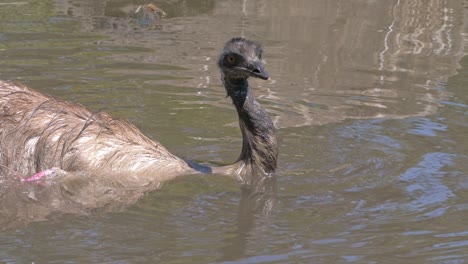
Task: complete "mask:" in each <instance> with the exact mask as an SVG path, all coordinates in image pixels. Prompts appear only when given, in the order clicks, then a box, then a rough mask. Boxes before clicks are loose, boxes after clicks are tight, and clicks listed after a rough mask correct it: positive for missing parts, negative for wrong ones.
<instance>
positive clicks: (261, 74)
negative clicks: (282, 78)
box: [247, 60, 270, 80]
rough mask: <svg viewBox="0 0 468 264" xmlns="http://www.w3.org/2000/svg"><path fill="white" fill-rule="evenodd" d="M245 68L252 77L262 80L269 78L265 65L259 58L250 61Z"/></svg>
mask: <svg viewBox="0 0 468 264" xmlns="http://www.w3.org/2000/svg"><path fill="white" fill-rule="evenodd" d="M247 69H248V71H249V73H250V75H251V76H252V77H257V78H260V79H262V80H268V79H269V78H270V74H268V72H267V70H266V69H265V66H264V65H263V63H262V62H261V61H259V60H258V61H254V62H252V63H251V64H250V65H249V66H248V67H247Z"/></svg>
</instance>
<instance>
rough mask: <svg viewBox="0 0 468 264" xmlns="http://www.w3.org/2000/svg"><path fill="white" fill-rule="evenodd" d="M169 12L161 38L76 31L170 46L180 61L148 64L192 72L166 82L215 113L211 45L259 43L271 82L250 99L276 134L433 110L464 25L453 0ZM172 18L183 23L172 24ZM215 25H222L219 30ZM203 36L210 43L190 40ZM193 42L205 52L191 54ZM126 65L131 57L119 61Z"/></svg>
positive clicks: (222, 6) (116, 30) (209, 5)
mask: <svg viewBox="0 0 468 264" xmlns="http://www.w3.org/2000/svg"><path fill="white" fill-rule="evenodd" d="M74 2H77V3H80V5H74V4H73V3H74ZM127 3H128V2H125V1H107V2H100V3H99V4H96V3H94V1H78V0H76V1H72V2H59V4H58V7H59V10H62V12H64V13H69V14H70V13H71V14H72V15H73V16H77V17H80V18H83V17H84V18H99V19H104V20H112V21H113V20H114V19H115V18H116V17H117V18H118V17H125V15H124V14H125V13H129V12H130V11H128V10H131V8H130V7H129V6H128V4H127ZM138 3H139V2H138ZM138 3H136V2H135V3H132V5H134V4H138ZM96 5H98V6H96ZM172 5H173V7H174V8H173V9H171V10H173V12H172V15H171V17H172V19H167V20H162V21H160V26H161V30H160V32H144V33H143V34H142V32H141V30H139V29H136V28H134V27H133V28H132V27H131V26H128V25H129V23H130V24H131V21H130V20H125V21H124V22H122V23H124V24H126V26H122V27H125V28H129V30H122V29H121V26H118V27H116V26H106V25H104V24H103V23H93V22H90V21H87V20H83V19H81V23H82V27H83V28H84V29H85V30H89V31H91V32H106V33H107V34H111V35H112V36H113V39H112V40H106V41H103V42H102V44H109V45H122V44H124V43H125V44H126V45H129V44H130V45H137V46H145V47H153V46H161V45H162V46H163V47H165V48H167V45H168V44H169V45H176V46H177V52H176V54H184V55H185V54H186V55H187V56H188V57H186V56H183V57H180V56H174V53H173V52H165V53H164V54H159V55H158V57H157V58H156V57H153V58H147V59H149V61H152V60H156V59H157V60H159V61H164V62H171V63H177V64H178V65H186V66H188V67H189V68H191V69H192V70H191V71H189V72H187V73H186V75H188V76H190V79H189V80H186V82H184V83H182V84H181V83H180V82H172V81H169V82H167V83H169V84H171V85H177V86H184V87H198V88H202V89H200V90H201V92H200V95H201V96H202V97H203V99H202V100H204V101H206V100H215V102H212V104H214V105H215V106H224V107H226V106H225V103H223V102H221V101H219V100H217V99H219V97H218V96H219V95H218V94H213V92H212V91H210V90H207V89H209V88H210V87H211V86H213V85H215V86H219V81H217V80H218V79H219V77H218V72H217V69H216V67H215V65H214V64H213V62H214V61H215V60H216V56H217V53H216V52H217V50H213V47H216V46H219V45H222V43H223V42H224V41H225V39H227V38H229V37H231V36H232V35H244V36H251V35H255V36H258V37H257V38H258V39H259V40H261V41H262V40H263V41H262V42H264V44H265V45H266V46H267V53H266V54H267V56H266V58H267V59H266V60H267V63H269V65H268V68H270V69H271V70H270V71H271V72H272V80H271V82H270V83H268V84H258V85H257V86H258V87H257V90H258V91H257V93H259V94H260V95H261V96H262V98H263V100H264V101H265V102H266V103H267V104H268V107H269V109H270V112H271V113H273V114H274V115H275V116H276V118H275V121H276V124H277V126H278V127H283V128H284V127H291V126H307V125H313V124H326V123H329V122H336V121H339V120H343V119H346V118H370V117H391V118H404V117H408V116H413V115H422V116H423V115H427V114H431V113H434V112H435V111H436V110H437V108H438V107H439V103H438V101H439V100H442V99H445V98H446V97H447V95H446V93H445V92H444V89H441V85H442V86H443V83H444V82H446V80H447V77H448V76H451V75H453V74H454V73H455V70H456V69H457V68H458V67H459V66H458V63H457V62H458V60H459V59H460V58H461V56H463V54H464V53H463V52H464V51H463V47H464V46H463V38H462V35H461V34H460V32H461V31H462V30H463V27H462V26H460V23H458V22H457V21H459V19H460V18H461V17H462V16H461V14H460V12H461V11H462V10H461V9H460V8H458V3H457V2H456V1H455V2H454V1H451V2H448V1H435V0H434V1H429V2H427V1H410V2H408V1H388V2H385V3H378V2H372V1H371V2H368V1H360V2H352V3H351V2H348V1H338V0H336V1H319V2H310V1H296V2H295V3H294V4H292V3H289V2H284V1H268V2H266V1H243V2H242V3H240V2H232V1H217V2H216V3H214V2H211V1H200V3H198V4H193V6H187V5H188V4H187V3H186V2H183V1H181V2H174V3H172ZM90 7H93V8H90ZM161 7H162V8H163V9H164V8H165V7H164V5H163V4H161ZM196 7H198V8H196ZM167 8H168V9H170V8H169V7H167ZM70 10H73V11H72V12H71V11H70ZM90 10H92V12H91V11H90ZM109 10H120V12H116V11H113V12H111V11H109ZM124 10H126V11H125V12H124ZM177 10H178V11H177ZM186 10H191V11H192V13H187V12H186ZM202 13H209V14H211V16H209V17H203V18H202V20H201V21H199V23H197V22H195V23H196V24H193V20H192V19H191V18H188V17H189V16H193V15H200V14H202ZM178 16H185V18H182V19H180V20H178V21H177V22H176V23H174V22H175V21H174V17H178ZM127 17H128V16H127ZM221 18H222V19H223V20H224V23H221V24H220V23H218V22H217V21H218V20H219V19H221ZM460 22H461V23H462V21H460ZM113 23H114V22H108V23H106V24H108V25H111V24H113ZM321 25H327V26H326V27H324V26H321ZM258 32H262V33H261V34H260V33H258ZM165 33H170V34H171V35H173V34H175V36H176V38H177V39H178V40H177V41H174V39H173V38H172V39H168V38H166V37H165V36H164V34H165ZM202 39H209V40H210V41H208V42H203V41H199V40H202ZM279 43H281V44H279ZM330 43H333V45H330ZM193 44H195V45H196V46H198V49H199V50H204V51H206V52H203V54H202V55H201V56H195V55H194V51H193V49H194V46H193ZM361 47H366V48H365V49H362V48H361ZM213 51H214V52H213ZM114 58H115V59H118V57H114ZM188 58H190V59H189V60H187V59H188ZM129 59H130V60H132V56H130V57H128V56H126V58H125V60H129ZM137 60H138V59H137V58H135V61H137ZM205 61H206V63H205ZM432 65H437V67H432ZM200 74H201V75H202V77H200ZM277 76H280V77H281V78H277ZM442 88H443V87H442Z"/></svg>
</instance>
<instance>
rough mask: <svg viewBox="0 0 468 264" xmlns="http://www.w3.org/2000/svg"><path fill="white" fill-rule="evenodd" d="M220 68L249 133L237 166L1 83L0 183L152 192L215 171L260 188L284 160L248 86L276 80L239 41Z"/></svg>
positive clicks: (254, 47) (257, 50)
mask: <svg viewBox="0 0 468 264" xmlns="http://www.w3.org/2000/svg"><path fill="white" fill-rule="evenodd" d="M218 66H219V68H220V71H221V78H222V81H223V84H224V87H225V89H226V92H227V96H229V97H230V98H231V99H232V102H233V104H234V106H235V108H236V110H237V114H238V117H239V125H240V130H241V132H242V139H243V141H242V150H241V153H240V155H239V158H238V159H237V160H236V161H235V162H234V163H233V164H231V165H227V166H219V167H216V166H213V167H211V166H207V165H203V164H197V163H195V162H191V161H185V160H183V159H181V158H179V157H177V156H176V155H174V154H172V153H170V152H169V151H168V150H167V149H166V148H165V147H163V146H162V145H161V144H160V143H159V142H156V141H154V140H151V139H149V138H148V137H146V136H145V135H143V134H142V133H141V132H140V131H139V130H138V129H137V128H136V127H135V126H134V125H132V124H130V123H129V122H127V121H125V120H120V119H114V118H112V117H111V116H110V115H108V114H107V113H104V112H98V113H94V112H91V111H89V110H87V109H86V108H85V107H83V106H82V105H80V104H77V103H72V102H67V101H64V100H61V99H58V98H55V97H52V96H48V95H44V94H42V93H40V92H38V91H35V90H33V89H31V88H28V87H26V86H23V85H20V84H16V83H13V82H7V81H0V180H1V178H2V177H4V178H5V177H7V176H8V175H10V176H11V175H13V176H14V175H21V176H19V177H20V178H21V179H22V180H23V181H61V180H62V179H66V178H67V177H68V176H69V175H73V177H74V178H75V179H76V178H77V177H85V176H88V178H92V179H93V182H98V181H100V180H102V181H106V182H108V183H110V184H108V185H112V186H113V188H128V187H138V186H153V187H148V188H149V189H151V188H156V186H159V184H160V183H163V182H165V181H168V180H171V179H173V178H175V177H177V176H180V175H190V174H200V173H203V174H211V173H213V174H221V175H230V176H234V177H236V178H237V179H238V180H239V181H240V182H241V184H242V185H244V186H249V185H253V184H255V183H256V182H258V181H259V179H260V180H261V178H262V177H267V176H268V175H270V174H271V173H273V172H274V171H275V169H276V168H277V158H278V143H277V139H276V135H275V127H274V125H273V122H272V121H271V119H270V117H269V116H268V114H267V113H266V111H265V109H264V108H263V107H262V106H261V105H260V103H259V102H258V101H257V100H256V99H255V97H254V95H253V93H252V90H251V88H250V87H249V83H248V78H249V77H255V78H260V79H264V80H267V79H268V78H269V74H268V72H267V71H266V69H265V67H264V65H263V63H262V48H261V46H260V45H259V44H258V43H256V42H254V41H251V40H247V39H244V38H233V39H231V40H229V41H228V42H227V43H226V44H225V46H224V49H223V50H222V52H221V55H220V57H219V60H218ZM33 174H34V176H32V177H29V178H25V176H29V175H33ZM2 175H3V176H2ZM44 175H47V177H42V176H44ZM83 175H85V176H83ZM23 184H28V183H24V182H23ZM68 189H70V188H68Z"/></svg>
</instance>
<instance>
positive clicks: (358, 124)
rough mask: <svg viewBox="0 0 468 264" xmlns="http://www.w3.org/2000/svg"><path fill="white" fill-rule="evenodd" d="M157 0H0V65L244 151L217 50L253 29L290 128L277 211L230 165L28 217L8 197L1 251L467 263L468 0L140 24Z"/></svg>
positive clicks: (187, 137)
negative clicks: (108, 208) (125, 196)
mask: <svg viewBox="0 0 468 264" xmlns="http://www.w3.org/2000/svg"><path fill="white" fill-rule="evenodd" d="M143 3H146V1H139V0H133V1H130V0H107V1H94V0H68V1H66V0H56V1H46V0H29V1H28V0H25V1H10V0H5V1H0V79H4V80H13V81H16V82H21V83H23V84H26V85H29V86H31V87H34V88H36V89H38V90H41V91H43V92H45V93H48V94H52V95H54V96H58V97H61V98H65V99H67V100H71V101H74V102H79V103H81V104H83V105H85V106H87V107H89V108H91V109H93V110H96V111H97V110H104V111H106V112H109V113H110V114H112V115H113V116H115V117H120V118H125V119H128V120H130V121H131V122H132V123H135V124H136V125H137V126H138V127H139V128H140V129H141V130H142V131H143V132H144V133H145V134H147V135H149V136H150V137H152V138H154V139H156V140H158V141H160V142H161V143H162V144H164V145H165V146H166V147H167V148H169V149H170V150H171V151H172V152H173V153H175V154H177V155H179V156H182V157H184V158H188V159H193V160H197V161H206V162H209V163H212V164H229V163H231V162H233V161H234V160H235V159H236V158H237V155H238V153H239V151H240V144H241V139H240V134H239V131H238V128H237V120H236V114H235V111H234V110H233V107H232V105H231V102H230V101H229V100H228V99H227V98H226V96H225V91H224V88H223V87H222V84H221V81H220V78H219V72H218V69H217V67H216V60H217V56H218V54H219V52H220V49H221V47H222V46H223V44H224V42H225V41H226V40H228V39H229V38H231V37H233V36H245V37H248V38H252V39H255V40H257V41H259V42H261V43H262V44H263V45H264V49H265V53H264V58H265V63H266V67H267V69H268V70H269V72H270V75H271V79H270V80H268V81H261V80H252V82H251V83H252V86H253V87H254V93H255V95H256V96H258V97H259V100H260V102H261V103H262V104H263V105H264V106H265V108H266V109H267V111H268V112H269V114H270V115H271V117H272V119H273V120H274V122H275V125H276V127H277V128H278V136H279V139H280V163H279V169H278V173H277V174H276V179H277V182H276V202H275V206H274V208H273V209H272V210H271V211H270V212H269V213H268V214H266V213H265V212H264V211H263V212H262V209H261V208H254V209H252V208H251V207H252V206H250V205H249V201H245V200H243V199H242V195H241V192H240V189H239V186H238V184H237V183H236V182H234V181H233V180H232V179H224V178H220V177H217V176H190V177H185V178H180V179H177V180H175V181H173V182H170V183H168V184H166V185H165V186H163V188H162V189H161V190H159V191H155V192H152V193H148V194H147V195H146V196H145V197H143V199H140V200H139V201H138V202H137V203H136V204H133V205H132V206H130V207H129V208H126V209H123V210H119V211H112V212H101V211H99V210H97V211H96V212H94V211H93V212H89V213H88V214H86V215H81V214H80V215H63V214H60V213H55V214H52V215H50V216H49V217H48V219H47V220H46V221H39V222H37V221H33V220H34V219H31V220H32V222H31V223H29V224H27V225H24V224H19V223H17V222H15V221H16V218H15V215H14V213H13V214H12V213H11V212H12V211H14V210H16V209H12V208H16V207H15V206H18V204H20V203H16V202H15V201H2V203H1V205H2V207H1V208H0V216H2V219H0V222H1V223H8V228H3V229H1V230H2V231H0V262H17V263H29V262H34V263H63V262H67V261H68V262H72V263H74V262H78V263H104V262H116V263H137V262H147V263H467V262H468V224H467V221H466V219H468V194H467V193H468V192H467V189H468V177H467V176H468V143H467V138H468V136H467V135H468V118H467V116H468V107H467V104H468V92H467V89H466V87H468V73H467V71H466V67H468V60H467V59H466V58H465V57H464V56H465V54H466V47H465V46H466V45H467V42H466V38H467V33H468V28H467V22H468V20H467V11H466V7H465V5H466V2H465V1H461V0H451V1H436V0H411V1H410V0H409V1H402V0H392V1H371V0H362V1H347V0H327V1H325V0H322V1H307V0H302V1H301V0H298V1H280V0H274V1H271V0H268V1H267V0H258V1H248V0H243V1H230V0H226V1H225V0H220V1H209V0H205V1H202V0H198V1H178V0H174V1H155V3H156V4H157V5H158V6H159V7H160V8H162V9H163V10H164V11H166V13H167V16H166V17H165V18H163V19H161V20H159V21H156V22H155V23H152V24H151V25H146V24H145V25H140V24H139V22H141V21H139V20H137V19H136V18H135V17H133V16H132V15H131V14H133V12H134V10H136V8H137V6H138V5H139V4H143ZM3 187H5V186H3ZM3 189H4V188H0V191H2V190H3ZM23 202H24V201H23ZM19 211H20V210H19V209H18V212H19ZM6 212H8V213H6ZM5 225H6V224H5Z"/></svg>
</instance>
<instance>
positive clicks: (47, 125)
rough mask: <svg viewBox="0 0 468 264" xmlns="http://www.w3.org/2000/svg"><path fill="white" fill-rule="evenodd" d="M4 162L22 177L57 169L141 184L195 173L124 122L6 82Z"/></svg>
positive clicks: (0, 147)
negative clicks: (156, 177)
mask: <svg viewBox="0 0 468 264" xmlns="http://www.w3.org/2000/svg"><path fill="white" fill-rule="evenodd" d="M0 164H1V165H2V167H1V168H0V170H5V168H8V170H10V172H12V171H14V172H16V173H18V174H20V175H31V174H34V173H36V172H40V171H43V170H46V169H50V168H52V167H59V168H61V169H62V170H64V171H66V172H87V173H92V174H95V175H101V176H102V177H111V178H113V179H114V180H116V181H120V182H122V183H125V184H131V183H132V182H135V183H138V184H140V185H141V184H147V183H148V182H149V181H153V180H155V178H154V175H159V176H158V180H161V181H165V180H168V179H171V178H173V177H175V176H176V175H180V174H184V173H185V174H190V173H194V172H195V171H194V170H193V169H191V168H190V166H189V165H188V164H187V163H186V162H185V161H183V160H182V159H180V158H178V157H176V156H175V155H172V154H171V153H170V152H169V151H168V150H167V149H166V148H164V147H163V146H162V145H161V144H159V143H158V142H154V141H152V140H151V139H149V138H148V137H146V136H145V135H143V134H142V133H141V132H140V131H139V130H138V129H137V128H136V127H135V126H133V125H131V124H130V123H128V122H126V121H124V120H119V119H114V118H112V117H111V116H109V115H108V114H106V113H104V112H98V113H93V112H91V111H89V110H87V109H86V108H85V107H83V106H82V105H79V104H75V103H70V102H67V101H62V100H60V99H57V98H54V97H50V96H47V95H44V94H41V93H39V92H37V91H35V90H32V89H30V88H28V87H25V86H22V85H18V84H14V83H10V82H4V81H0ZM3 174H5V172H4V173H3Z"/></svg>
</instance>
